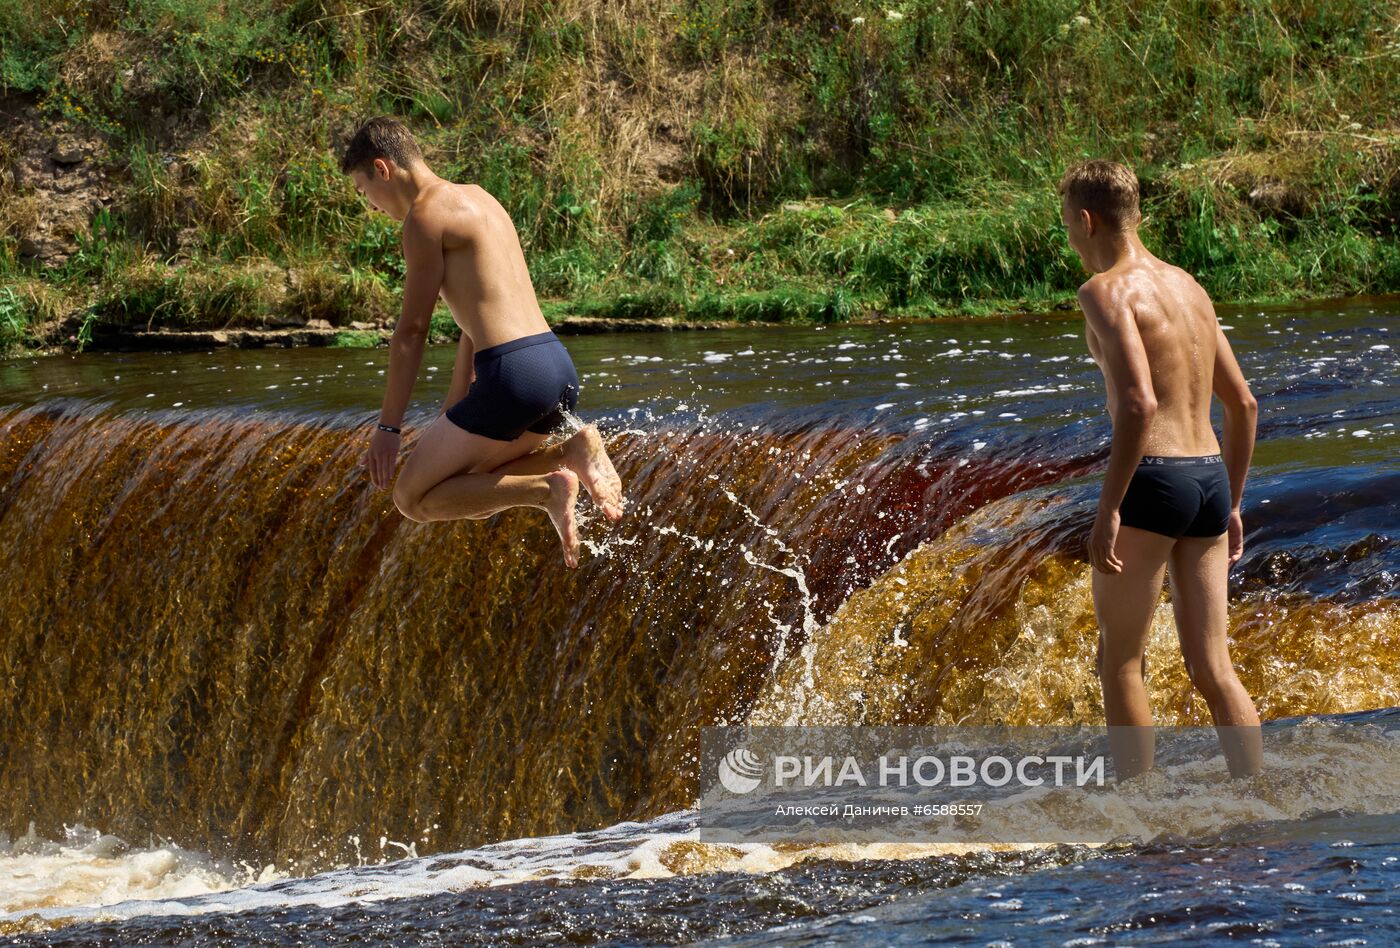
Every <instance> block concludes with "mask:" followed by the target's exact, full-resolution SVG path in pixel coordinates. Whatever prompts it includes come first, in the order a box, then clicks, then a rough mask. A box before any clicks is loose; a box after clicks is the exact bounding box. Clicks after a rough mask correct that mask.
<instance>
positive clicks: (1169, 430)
mask: <svg viewBox="0 0 1400 948" xmlns="http://www.w3.org/2000/svg"><path fill="white" fill-rule="evenodd" d="M1059 191H1060V198H1061V218H1062V220H1063V221H1064V225H1065V228H1066V229H1067V230H1068V232H1069V243H1070V246H1071V247H1073V248H1074V250H1075V252H1076V253H1078V254H1079V258H1080V260H1082V261H1083V263H1084V266H1085V267H1086V268H1087V269H1088V270H1089V271H1090V272H1092V273H1093V274H1094V276H1093V277H1092V278H1091V279H1090V280H1089V282H1087V283H1085V284H1084V285H1083V286H1082V287H1080V288H1079V304H1080V306H1081V308H1082V309H1083V310H1084V318H1085V324H1086V327H1085V336H1086V338H1087V341H1088V344H1089V352H1090V353H1091V354H1092V355H1093V357H1094V360H1095V361H1096V362H1097V363H1098V364H1099V368H1100V369H1101V370H1102V371H1103V376H1104V382H1105V383H1106V386H1107V389H1108V411H1109V414H1110V415H1111V416H1112V419H1113V445H1112V448H1111V450H1110V452H1109V459H1108V470H1107V472H1106V473H1105V475H1104V481H1103V490H1102V493H1101V494H1100V496H1099V506H1098V515H1097V516H1096V517H1095V519H1094V528H1093V533H1092V534H1091V535H1090V538H1089V559H1090V561H1091V562H1092V564H1093V567H1094V572H1093V588H1094V612H1095V615H1096V616H1097V617H1098V623H1099V677H1100V680H1101V682H1102V684H1103V700H1104V714H1105V716H1106V717H1107V719H1108V725H1109V735H1110V739H1109V740H1110V749H1111V751H1112V753H1113V756H1114V761H1115V765H1116V770H1117V773H1118V776H1119V779H1120V780H1121V779H1125V778H1127V777H1130V776H1133V775H1134V774H1136V773H1138V772H1141V771H1143V770H1147V769H1150V768H1151V767H1152V754H1153V737H1152V729H1151V724H1152V712H1151V709H1150V707H1149V705H1148V699H1147V689H1146V687H1145V686H1144V683H1143V659H1144V653H1145V650H1146V648H1147V638H1148V633H1149V631H1150V630H1151V625H1152V616H1153V614H1154V613H1155V612H1156V611H1157V601H1158V597H1159V596H1160V595H1161V591H1162V578H1163V573H1164V572H1165V571H1167V570H1168V569H1169V570H1170V571H1171V580H1172V581H1171V594H1172V608H1173V611H1174V612H1175V615H1176V629H1177V636H1178V638H1179V639H1180V642H1181V651H1182V655H1183V656H1184V658H1185V659H1186V670H1187V673H1188V674H1189V675H1190V677H1191V682H1192V683H1193V684H1194V685H1195V686H1196V688H1197V689H1198V690H1199V691H1200V692H1201V694H1202V696H1203V697H1204V698H1205V700H1206V704H1207V705H1209V707H1210V713H1211V717H1212V718H1213V719H1214V721H1215V726H1216V731H1217V734H1218V735H1219V736H1220V740H1221V745H1222V747H1223V749H1224V751H1225V757H1226V761H1227V763H1228V764H1229V767H1230V773H1231V774H1232V775H1234V776H1236V777H1241V776H1248V775H1250V774H1253V773H1256V772H1258V770H1259V767H1260V762H1261V757H1262V740H1261V734H1260V730H1259V715H1258V714H1257V713H1256V712H1255V709H1254V703H1253V702H1252V701H1251V700H1250V697H1249V694H1248V693H1247V692H1246V691H1245V690H1244V686H1243V685H1241V684H1240V680H1239V678H1238V677H1237V676H1236V674H1235V669H1234V666H1233V665H1232V664H1231V663H1230V652H1229V646H1228V643H1227V642H1226V637H1225V636H1226V620H1227V612H1226V608H1227V607H1226V573H1227V572H1228V570H1229V568H1230V566H1231V564H1233V563H1234V562H1236V561H1237V560H1238V559H1239V558H1240V555H1241V554H1242V553H1243V552H1244V534H1243V527H1242V525H1241V521H1240V498H1241V496H1242V494H1243V493H1244V481H1245V473H1246V471H1248V469H1249V461H1250V457H1251V455H1252V454H1253V452H1254V424H1255V418H1256V415H1257V407H1256V404H1255V401H1254V397H1253V396H1252V395H1251V394H1250V391H1249V386H1248V384H1247V383H1246V382H1245V379H1244V375H1243V374H1242V373H1241V372H1240V367H1239V363H1237V362H1236V361H1235V357H1234V354H1233V353H1232V352H1231V351H1230V343H1229V342H1228V341H1227V340H1226V338H1225V334H1224V332H1222V331H1221V329H1220V323H1219V322H1218V321H1217V320H1216V318H1215V308H1214V307H1213V306H1212V305H1211V301H1210V298H1209V297H1208V296H1207V295H1206V293H1205V291H1204V290H1202V289H1201V287H1200V286H1199V285H1198V284H1197V283H1196V281H1195V280H1194V279H1192V278H1191V276H1190V275H1189V274H1187V273H1186V272H1185V271H1183V270H1180V269H1178V268H1177V267H1174V266H1171V265H1170V264H1168V263H1165V262H1163V261H1161V260H1158V259H1157V258H1156V257H1154V256H1153V255H1152V254H1151V253H1149V252H1148V251H1147V248H1146V247H1144V246H1143V244H1142V241H1141V240H1140V239H1139V238H1138V232H1137V228H1138V223H1139V221H1140V220H1141V214H1140V213H1139V210H1138V182H1137V177H1136V176H1135V175H1134V174H1133V172H1132V171H1131V170H1129V169H1128V168H1126V167H1124V166H1123V165H1120V164H1116V163H1114V162H1110V161H1086V162H1083V163H1081V164H1078V165H1075V166H1074V167H1072V168H1070V169H1069V170H1068V171H1067V172H1065V176H1064V178H1063V179H1062V180H1061V181H1060V186H1059ZM1212 392H1213V393H1214V394H1215V395H1216V397H1218V398H1219V399H1220V401H1221V404H1222V405H1223V406H1224V410H1225V431H1224V434H1225V437H1224V441H1225V449H1224V452H1223V455H1222V452H1221V449H1220V444H1219V442H1218V441H1217V440H1216V437H1215V431H1214V429H1212V427H1211V420H1210V405H1211V393H1212Z"/></svg>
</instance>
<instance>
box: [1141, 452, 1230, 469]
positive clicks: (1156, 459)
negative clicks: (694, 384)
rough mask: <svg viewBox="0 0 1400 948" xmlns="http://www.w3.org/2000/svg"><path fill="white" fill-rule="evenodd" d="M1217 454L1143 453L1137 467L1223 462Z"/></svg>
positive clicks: (1191, 465)
mask: <svg viewBox="0 0 1400 948" xmlns="http://www.w3.org/2000/svg"><path fill="white" fill-rule="evenodd" d="M1224 463H1225V459H1224V458H1223V457H1222V456H1220V455H1219V454H1205V455H1201V456H1200V457H1165V456H1163V455H1159V454H1144V455H1143V456H1142V460H1141V461H1139V462H1138V467H1195V466H1197V465H1201V464H1224Z"/></svg>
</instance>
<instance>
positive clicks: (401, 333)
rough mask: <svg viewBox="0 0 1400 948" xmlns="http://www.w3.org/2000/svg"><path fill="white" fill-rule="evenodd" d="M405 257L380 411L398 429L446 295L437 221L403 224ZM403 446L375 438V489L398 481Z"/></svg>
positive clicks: (391, 437)
mask: <svg viewBox="0 0 1400 948" xmlns="http://www.w3.org/2000/svg"><path fill="white" fill-rule="evenodd" d="M403 256H404V284H403V311H402V312H401V313H400V314H399V322H398V325H397V326H395V327H394V335H393V338H391V339H390V340H389V369H388V373H387V375H388V378H387V380H386V383H385V386H384V404H383V405H382V406H381V408H380V410H379V423H380V424H383V425H389V426H390V427H393V428H399V427H402V426H403V416H404V413H405V412H406V411H408V400H409V398H410V397H411V396H412V395H413V383H414V382H415V381H417V379H418V369H419V368H420V367H421V365H422V363H423V347H424V346H425V345H427V342H428V327H429V325H430V323H431V320H432V315H433V307H434V305H435V304H436V303H437V297H438V291H439V290H441V289H442V275H443V260H442V229H441V228H440V227H439V226H436V225H435V224H434V223H433V222H432V219H431V217H420V216H418V215H416V214H414V213H413V212H409V215H408V217H407V218H405V219H404V224H403ZM401 440H402V439H401V438H400V436H399V435H397V434H394V433H393V432H389V431H383V430H379V429H376V430H375V432H374V433H373V434H372V435H370V439H369V451H368V452H367V453H366V455H365V460H364V465H365V467H366V468H368V469H369V476H370V481H371V482H372V483H373V484H374V486H375V487H379V488H387V487H388V486H389V484H390V483H391V482H392V481H393V479H394V468H395V465H396V463H397V460H398V455H399V445H400V443H401Z"/></svg>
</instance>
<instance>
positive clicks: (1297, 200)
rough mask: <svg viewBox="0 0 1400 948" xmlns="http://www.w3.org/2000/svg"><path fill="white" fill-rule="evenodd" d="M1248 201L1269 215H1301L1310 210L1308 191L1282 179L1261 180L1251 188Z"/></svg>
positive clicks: (1261, 212) (1260, 211)
mask: <svg viewBox="0 0 1400 948" xmlns="http://www.w3.org/2000/svg"><path fill="white" fill-rule="evenodd" d="M1248 201H1249V206H1250V207H1252V208H1254V209H1255V210H1256V211H1258V212H1259V213H1260V214H1263V215H1265V216H1267V217H1301V216H1302V215H1304V214H1306V213H1307V210H1308V195H1307V192H1306V191H1304V190H1303V189H1302V188H1298V187H1293V186H1291V185H1287V184H1284V183H1283V182H1282V181H1260V182H1259V183H1258V184H1256V185H1255V186H1254V187H1253V188H1251V189H1250V191H1249V196H1248Z"/></svg>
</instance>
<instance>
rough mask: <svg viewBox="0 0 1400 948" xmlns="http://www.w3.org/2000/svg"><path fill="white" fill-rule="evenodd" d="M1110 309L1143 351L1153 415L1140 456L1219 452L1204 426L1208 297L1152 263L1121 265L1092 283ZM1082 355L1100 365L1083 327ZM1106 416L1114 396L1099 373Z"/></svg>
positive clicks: (1186, 277) (1209, 370)
mask: <svg viewBox="0 0 1400 948" xmlns="http://www.w3.org/2000/svg"><path fill="white" fill-rule="evenodd" d="M1090 283H1091V284H1094V285H1095V287H1096V288H1097V289H1098V290H1099V291H1100V292H1101V293H1102V294H1103V297H1104V298H1105V299H1106V302H1107V304H1108V305H1109V306H1111V307H1112V308H1114V309H1116V310H1119V311H1120V312H1121V311H1127V312H1131V313H1132V315H1133V320H1134V322H1135V323H1136V325H1137V330H1138V335H1139V336H1140V337H1141V339H1142V346H1143V349H1144V350H1145V351H1146V353H1147V362H1148V366H1149V368H1150V370H1151V374H1152V390H1153V394H1154V395H1155V397H1156V399H1157V412H1156V414H1155V415H1154V417H1153V419H1152V423H1151V426H1150V428H1149V430H1148V436H1147V446H1146V450H1145V451H1144V452H1143V453H1144V454H1146V455H1161V456H1167V457H1192V456H1205V455H1211V454H1219V453H1220V444H1219V442H1218V441H1217V440H1216V437H1215V431H1214V429H1213V428H1212V427H1211V423H1210V400H1211V392H1212V390H1213V385H1214V365H1215V344H1216V333H1217V322H1216V318H1215V309H1214V307H1213V306H1212V305H1211V302H1210V297H1208V296H1207V295H1206V292H1205V291H1204V290H1203V289H1201V287H1200V285H1199V284H1198V283H1196V281H1195V280H1194V279H1193V278H1192V277H1191V275H1190V274H1188V273H1186V272H1185V271H1184V270H1181V269H1180V268H1178V267H1174V266H1171V265H1170V264H1168V263H1164V262H1163V261H1161V260H1158V259H1156V258H1155V257H1148V258H1146V259H1143V258H1135V259H1130V260H1127V261H1124V262H1123V263H1121V264H1119V265H1118V266H1116V267H1114V268H1113V269H1112V270H1108V271H1106V272H1104V273H1100V274H1098V275H1097V276H1095V277H1094V278H1093V279H1092V280H1091V281H1090ZM1085 337H1086V339H1087V341H1088V344H1089V352H1090V354H1091V355H1093V357H1094V360H1095V361H1096V362H1098V363H1099V365H1100V368H1102V366H1103V360H1102V358H1101V353H1100V346H1099V341H1098V339H1097V338H1096V337H1095V335H1094V331H1093V329H1092V328H1090V327H1088V326H1087V325H1086V327H1085ZM1105 381H1106V383H1107V390H1108V410H1109V412H1110V414H1111V413H1112V412H1113V410H1114V408H1115V400H1116V398H1117V393H1116V392H1115V391H1114V388H1113V385H1112V382H1111V380H1109V379H1108V378H1107V375H1105Z"/></svg>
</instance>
